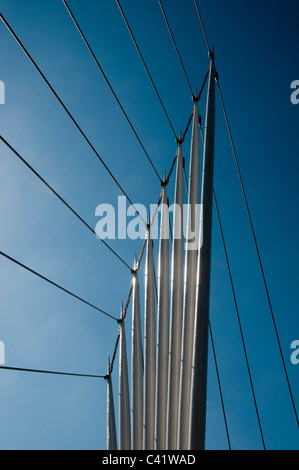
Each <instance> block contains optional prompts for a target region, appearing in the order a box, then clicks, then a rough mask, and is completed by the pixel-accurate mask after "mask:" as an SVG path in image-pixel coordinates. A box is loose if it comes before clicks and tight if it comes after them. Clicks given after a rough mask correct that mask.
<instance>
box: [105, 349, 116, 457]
mask: <svg viewBox="0 0 299 470" xmlns="http://www.w3.org/2000/svg"><path fill="white" fill-rule="evenodd" d="M105 378H106V380H107V450H117V438H116V424H115V411H114V399H113V388H112V380H111V374H110V359H109V354H108V374H107V376H106V377H105Z"/></svg>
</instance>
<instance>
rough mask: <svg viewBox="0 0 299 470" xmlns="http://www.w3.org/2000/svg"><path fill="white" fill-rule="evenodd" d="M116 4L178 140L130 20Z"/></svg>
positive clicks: (117, 0)
mask: <svg viewBox="0 0 299 470" xmlns="http://www.w3.org/2000/svg"><path fill="white" fill-rule="evenodd" d="M116 3H117V5H118V8H119V10H120V12H121V14H122V17H123V19H124V22H125V24H126V26H127V29H128V31H129V33H130V36H131V38H132V40H133V42H134V44H135V47H136V49H137V52H138V54H139V57H140V59H141V61H142V63H143V66H144V68H145V70H146V72H147V75H148V77H149V79H150V81H151V84H152V86H153V88H154V90H155V93H156V95H157V97H158V100H159V101H160V104H161V106H162V108H163V111H164V114H165V116H166V118H167V121H168V123H169V125H170V127H171V129H172V132H173V134H174V136H175V138H176V139H177V135H176V132H175V130H174V127H173V125H172V123H171V121H170V118H169V116H168V114H167V111H166V109H165V106H164V104H163V101H162V99H161V97H160V95H159V93H158V90H157V87H156V85H155V83H154V81H153V78H152V76H151V74H150V72H149V69H148V67H147V65H146V63H145V60H144V58H143V55H142V53H141V51H140V48H139V46H138V44H137V41H136V39H135V37H134V34H133V32H132V30H131V28H130V25H129V23H128V20H127V18H126V15H125V13H124V11H123V9H122V7H121V5H120V3H119V0H116Z"/></svg>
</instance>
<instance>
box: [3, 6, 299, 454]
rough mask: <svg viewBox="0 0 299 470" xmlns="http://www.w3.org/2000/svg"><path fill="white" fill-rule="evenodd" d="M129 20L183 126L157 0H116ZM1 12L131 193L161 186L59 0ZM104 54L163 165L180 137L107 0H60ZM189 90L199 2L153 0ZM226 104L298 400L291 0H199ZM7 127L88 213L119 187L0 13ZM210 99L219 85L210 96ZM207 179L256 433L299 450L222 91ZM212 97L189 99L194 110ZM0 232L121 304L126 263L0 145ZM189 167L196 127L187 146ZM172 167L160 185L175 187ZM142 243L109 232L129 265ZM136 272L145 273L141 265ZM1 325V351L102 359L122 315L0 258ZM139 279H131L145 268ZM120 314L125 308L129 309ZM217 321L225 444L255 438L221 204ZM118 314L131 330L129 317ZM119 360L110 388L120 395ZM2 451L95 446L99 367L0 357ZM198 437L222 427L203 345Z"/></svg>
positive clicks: (92, 292)
mask: <svg viewBox="0 0 299 470" xmlns="http://www.w3.org/2000/svg"><path fill="white" fill-rule="evenodd" d="M121 4H122V7H123V9H124V11H125V13H126V15H127V18H128V21H129V23H130V25H131V27H132V30H133V32H134V35H135V37H136V39H137V41H138V44H139V46H140V49H141V51H142V53H143V55H144V58H145V60H146V63H147V65H148V68H149V70H150V72H151V74H152V76H153V79H154V81H155V84H156V86H157V89H158V91H159V94H160V96H161V97H162V100H163V102H164V104H165V108H166V109H167V113H168V115H169V117H170V119H171V121H172V123H173V126H174V128H175V130H176V132H177V133H179V131H180V129H182V131H184V129H185V127H186V124H187V121H188V119H189V116H190V114H191V111H192V100H191V96H190V91H189V88H188V86H187V82H186V80H185V77H184V75H183V73H182V70H181V68H180V64H179V61H178V59H177V56H176V53H175V50H174V48H173V45H172V43H171V39H170V37H169V34H168V31H167V29H166V26H165V23H164V19H163V17H162V14H161V11H160V7H159V3H158V1H149V0H147V1H143V2H139V1H137V0H123V1H122V2H121ZM0 5H1V13H2V14H3V16H4V17H5V19H6V20H7V21H8V23H9V24H10V25H11V27H12V28H13V29H14V31H15V32H16V34H17V35H18V36H19V38H20V39H21V40H22V42H23V43H24V45H25V46H26V48H27V49H28V50H29V52H30V53H31V54H32V56H33V58H34V60H35V61H36V62H37V64H38V65H39V67H40V68H41V70H42V71H43V72H44V73H45V75H46V77H47V78H48V80H49V81H50V83H51V84H52V85H53V87H54V88H55V90H56V91H57V93H58V95H59V96H60V97H61V98H62V99H63V101H64V103H65V104H66V106H67V107H68V109H69V110H70V112H71V113H72V114H73V116H74V117H75V118H76V119H77V121H78V123H79V124H80V126H81V127H82V129H83V130H84V131H85V132H86V134H87V136H88V138H89V139H90V140H91V142H92V143H93V145H94V146H95V148H96V149H97V150H98V152H99V154H100V155H101V157H102V158H103V160H104V161H105V162H106V163H107V165H108V166H109V168H110V169H111V171H112V172H113V174H114V175H115V176H116V178H117V179H118V180H119V182H120V183H121V185H122V186H123V187H124V188H125V189H126V191H127V193H128V194H129V196H130V198H131V200H132V201H133V202H137V203H142V204H145V205H146V206H148V205H149V204H153V203H155V202H156V201H157V199H158V197H159V193H160V190H161V188H160V185H159V181H158V180H157V177H156V175H155V173H154V172H153V170H152V168H151V167H150V165H149V163H148V161H147V159H146V157H145V155H144V153H143V151H142V149H141V147H140V145H139V144H138V141H137V140H136V137H135V136H134V134H133V132H132V130H131V129H130V127H129V125H128V123H127V122H126V120H125V118H124V117H123V115H122V113H121V111H120V109H119V107H118V105H117V103H116V101H115V99H114V98H113V96H112V94H111V92H110V90H109V88H108V87H107V85H106V83H105V81H104V80H103V78H102V76H101V75H100V73H99V71H98V69H97V68H96V66H95V64H94V62H93V61H92V58H91V56H90V54H89V53H88V50H87V49H86V47H85V45H84V44H83V41H82V39H81V38H80V36H79V34H78V32H77V30H76V29H75V27H74V25H73V23H72V21H71V19H70V17H69V15H68V13H67V11H66V9H65V7H64V5H63V2H62V1H61V0H55V1H53V0H52V1H50V0H45V1H43V2H38V1H37V0H28V1H27V2H23V1H21V0H10V1H1V2H0ZM69 5H70V7H71V9H72V11H73V13H74V15H75V17H76V19H77V20H78V22H79V24H80V26H81V28H82V29H83V31H84V32H85V34H86V36H87V38H88V40H89V42H90V44H91V46H92V48H93V50H94V52H95V54H96V56H97V58H98V60H99V62H100V63H101V66H102V67H103V69H104V71H105V73H106V75H107V77H108V78H109V80H110V82H111V84H112V86H113V88H114V90H115V92H116V94H117V96H118V97H119V99H120V101H121V103H122V105H123V107H124V109H125V110H126V112H127V114H128V116H129V117H130V119H131V120H132V123H133V125H134V127H135V129H136V130H137V132H138V134H139V136H140V138H141V140H142V142H143V144H144V146H145V148H146V149H147V151H148V153H149V155H150V156H151V158H152V160H153V162H154V164H155V166H156V167H157V169H158V172H159V174H160V175H161V176H162V175H163V173H164V171H165V170H167V169H169V168H170V166H171V163H172V160H173V158H174V155H175V152H176V143H175V140H174V136H173V134H172V130H171V128H170V126H169V123H168V122H167V120H166V118H165V115H164V114H163V110H162V108H161V106H160V103H159V102H158V100H157V97H156V95H155V93H154V91H153V88H152V86H151V84H150V81H149V79H148V77H147V75H146V72H145V70H144V68H143V65H142V63H141V61H140V59H139V57H138V55H137V52H136V50H135V47H134V45H133V43H132V41H131V38H130V36H129V34H128V31H127V29H126V27H125V24H124V22H123V19H122V17H121V15H120V12H119V10H118V8H117V5H116V2H114V1H111V0H101V1H95V0H88V1H86V2H79V1H78V0H70V1H69ZM163 5H164V8H165V10H166V13H167V15H168V19H169V22H170V24H171V27H172V30H173V33H174V35H175V39H176V42H177V45H178V48H179V50H180V53H181V55H182V59H183V62H184V65H185V68H186V71H187V73H188V76H189V79H190V82H191V85H192V87H193V88H194V89H195V88H197V89H200V87H201V85H202V82H203V78H204V76H205V74H206V71H207V69H208V66H209V59H208V55H207V50H206V45H205V42H204V39H203V36H202V32H201V29H200V25H199V22H198V18H197V16H196V10H195V6H194V2H193V0H187V1H182V0H172V1H170V0H164V2H163ZM199 7H200V10H201V14H202V17H203V19H204V22H205V26H206V31H207V34H208V38H209V42H210V44H214V46H215V57H216V67H217V70H218V72H219V77H220V83H221V87H222V92H223V96H224V100H225V104H226V108H227V112H228V115H229V119H230V124H231V129H232V133H233V137H234V141H235V146H236V149H237V154H238V157H239V163H240V168H241V171H242V175H243V180H244V184H245V188H246V191H247V196H248V201H249V205H250V208H251V213H252V218H253V222H254V226H255V229H256V235H257V239H258V243H259V247H260V251H261V255H262V260H263V263H264V268H265V273H266V277H267V281H268V285H269V291H270V295H271V300H272V305H273V309H274V314H275V318H276V322H277V327H278V331H279V334H280V338H281V344H282V349H283V353H284V357H285V361H286V365H287V369H288V373H289V378H290V381H291V384H292V390H293V394H294V398H295V401H296V404H297V408H298V407H299V393H298V389H299V365H297V366H295V365H292V364H291V362H290V355H291V349H290V344H291V342H292V341H293V340H298V339H299V322H298V301H297V290H298V270H297V265H298V261H299V259H298V247H297V237H298V235H297V234H298V218H297V216H296V209H297V201H298V182H297V171H298V150H299V149H298V113H299V105H293V104H292V103H291V101H290V95H291V89H290V85H291V82H292V81H293V80H296V79H299V70H298V50H297V44H298V27H297V18H298V13H299V7H298V3H297V2H296V1H295V0H292V1H291V0H288V1H284V2H282V1H277V2H271V1H270V0H264V1H263V2H258V1H257V0H254V1H252V2H235V1H233V0H228V1H226V2H221V1H219V0H212V1H209V2H199ZM0 40H1V59H0V63H1V66H0V80H2V81H3V82H4V83H5V105H1V106H0V120H1V135H3V137H4V138H5V139H6V140H7V141H8V142H9V143H10V144H11V145H12V146H13V147H14V148H15V149H16V150H17V151H18V152H19V153H20V154H21V155H22V156H23V157H24V158H25V159H26V160H27V161H28V162H29V163H30V164H31V165H32V166H33V167H34V168H35V169H36V170H37V171H38V172H39V173H40V174H41V175H42V176H43V177H44V178H45V179H46V180H47V181H48V182H49V183H50V184H51V185H52V186H53V187H54V188H55V190H56V191H57V192H58V193H59V194H60V195H61V196H62V197H64V198H65V199H66V201H67V202H68V203H69V204H70V205H71V206H72V207H73V208H74V209H75V210H76V211H77V212H78V213H79V214H80V215H81V216H82V217H83V218H84V219H85V220H86V221H87V222H88V223H89V224H90V225H91V226H92V227H95V225H96V223H97V221H98V219H97V218H96V217H95V209H96V207H97V206H98V205H99V204H101V203H109V204H113V205H114V206H115V205H116V203H117V198H118V196H120V195H121V193H120V191H119V189H118V188H117V186H116V185H115V183H114V182H113V180H112V179H111V177H110V176H109V175H108V173H107V172H106V171H105V169H104V168H103V166H102V165H101V164H100V162H99V161H98V159H97V158H96V157H95V155H94V154H93V152H92V151H91V149H90V148H89V147H88V145H87V144H86V142H85V141H84V140H83V139H82V136H81V135H80V134H79V132H78V131H77V130H76V128H75V126H74V124H73V123H72V122H71V120H70V119H69V118H68V116H67V115H66V113H65V111H64V110H63V109H62V108H61V106H60V105H59V103H58V102H57V100H56V99H55V97H54V96H53V94H52V93H51V92H50V91H49V89H48V88H47V87H46V85H45V83H44V82H43V81H42V79H41V78H40V76H39V75H38V74H37V72H36V71H35V69H34V68H33V66H32V64H31V63H30V62H29V60H28V59H27V58H26V56H25V55H24V53H23V52H22V51H21V49H20V47H19V46H18V44H17V43H16V41H15V40H14V39H13V37H12V36H11V34H10V33H9V32H8V30H7V29H6V27H5V26H4V24H2V23H1V24H0ZM217 98H219V97H217ZM216 111H217V114H216V149H215V185H214V186H215V191H216V194H217V198H218V204H219V208H220V211H221V216H222V222H223V229H224V234H225V237H226V243H227V249H228V253H229V256H230V261H231V269H232V275H233V279H234V282H235V289H236V294H237V300H238V304H239V310H240V316H241V321H242V324H243V327H244V336H245V341H246V345H247V348H248V356H249V362H250V364H251V369H252V375H253V379H254V384H255V387H256V396H257V402H258V406H259V409H260V416H261V422H262V426H263V431H264V437H265V442H266V447H267V448H269V449H298V448H299V432H298V427H297V424H296V421H295V418H294V413H293V410H292V406H291V403H290V398H289V395H288V390H287V386H286V381H285V378H284V375H283V369H282V364H281V360H280V356H279V351H278V347H277V342H276V338H275V335H274V329H273V324H272V320H271V317H270V312H269V308H268V304H267V299H266V296H265V291H264V288H263V283H262V278H261V275H260V271H259V266H258V262H257V257H256V254H255V250H254V245H253V241H252V236H251V233H250V227H249V223H248V218H247V215H246V211H245V208H244V202H243V200H242V193H241V189H240V184H239V181H238V176H237V172H236V168H235V164H234V160H233V155H232V152H231V147H230V142H229V139H228V135H227V131H226V127H225V122H224V119H223V114H222V110H221V106H220V101H219V99H217V109H216ZM204 112H205V94H204V95H203V98H202V100H201V102H200V113H201V115H202V116H204ZM0 152H1V166H0V168H1V171H0V178H1V182H0V191H1V193H0V194H1V197H0V220H1V231H0V246H1V251H3V252H6V253H7V254H9V255H10V256H12V257H14V258H16V259H17V260H19V261H21V262H23V263H24V264H27V265H28V266H30V267H31V268H32V269H35V270H37V271H39V272H40V273H41V274H43V275H45V276H47V277H49V278H50V279H52V280H53V281H55V282H57V283H59V284H61V285H63V286H64V287H65V288H67V289H69V290H71V291H72V292H74V293H76V294H78V295H80V296H82V297H83V298H85V299H86V300H88V301H90V302H92V303H94V304H96V305H97V306H99V307H100V308H102V309H104V310H106V311H107V312H109V313H111V314H112V315H114V316H116V317H118V316H119V313H120V305H121V300H122V299H123V300H124V301H126V298H127V295H128V291H129V287H130V283H131V276H130V272H129V271H128V270H127V268H126V267H125V266H123V265H122V264H121V263H120V262H119V261H118V260H117V259H116V258H115V257H114V256H113V255H112V254H111V253H110V252H109V251H108V250H107V249H106V248H105V247H104V246H103V244H101V243H100V242H99V241H98V240H97V239H96V237H95V236H93V235H92V234H91V233H89V232H88V230H86V228H85V227H84V226H83V225H82V224H80V223H79V221H78V220H77V219H76V218H75V217H74V216H73V214H71V213H70V212H69V211H67V209H66V208H65V207H64V206H63V205H62V204H61V203H60V202H59V201H58V200H57V199H56V198H55V197H54V195H53V194H51V192H50V191H48V190H47V189H46V188H45V187H44V186H43V185H42V184H41V183H40V182H39V181H38V180H37V179H36V177H34V175H33V174H32V173H30V172H29V170H28V169H27V168H26V167H25V166H24V165H23V164H22V163H21V162H20V161H19V160H18V159H17V158H16V157H15V156H14V155H13V154H12V153H11V151H9V150H8V148H7V147H6V146H5V145H3V144H2V143H1V144H0ZM183 152H184V157H185V159H186V168H188V161H189V152H190V133H188V134H187V138H186V141H185V143H184V147H183ZM172 190H173V180H172V181H171V183H170V186H169V194H170V197H171V194H172ZM141 245H142V241H140V240H137V241H131V240H114V241H111V246H112V247H113V249H115V250H117V252H118V253H120V255H121V256H122V257H123V258H124V259H125V260H126V261H127V262H128V263H129V264H130V265H132V264H133V259H134V253H135V252H136V253H137V254H139V252H140V250H141ZM142 273H143V271H142V269H141V271H140V276H142ZM0 280H1V286H2V288H1V292H0V304H1V314H0V325H1V328H0V340H2V341H3V342H4V343H5V352H6V364H7V365H9V366H16V367H28V368H36V369H49V370H60V371H70V372H79V373H87V374H89V373H91V374H100V375H102V374H105V372H106V363H107V353H108V352H109V353H110V354H112V352H113V349H114V344H115V340H116V335H117V328H118V326H117V324H116V322H114V321H113V320H111V319H109V318H107V317H105V316H103V315H101V314H100V313H99V312H96V311H94V310H93V309H91V308H89V307H88V306H85V305H83V304H81V303H80V302H78V301H76V300H74V299H72V298H71V297H69V296H67V295H66V294H65V293H63V292H60V291H58V290H57V289H55V288H54V287H52V286H50V285H48V284H46V283H44V282H43V281H42V280H40V279H37V278H36V277H34V276H32V275H31V274H30V273H27V272H25V271H24V270H22V269H21V268H19V267H17V266H15V265H13V264H11V263H10V262H9V261H7V260H5V259H4V258H3V259H1V262H0ZM140 280H141V284H142V279H140ZM127 319H128V322H129V321H130V310H129V311H128V317H127ZM211 323H212V327H213V333H214V340H215V346H216V350H217V353H218V354H217V357H218V361H219V369H220V375H221V379H222V386H223V394H224V401H225V405H226V412H227V419H228V426H229V430H230V437H231V443H232V448H234V449H240V448H241V449H242V448H246V449H259V448H261V440H260V436H259V430H258V425H257V421H256V416H255V412H254V407H253V401H252V396H251V393H250V386H249V381H248V375H247V371H246V366H245V361H244V355H243V351H242V345H241V340H240V334H239V331H238V325H237V319H236V314H235V311H234V304H233V298H232V294H231V290H230V285H229V278H228V273H227V268H226V264H225V258H224V253H223V247H222V244H221V238H220V233H219V228H218V226H217V220H216V217H215V214H214V229H213V257H212V283H211ZM128 330H129V328H127V332H128ZM117 374H118V367H117V362H116V366H115V370H114V375H113V385H114V389H115V391H116V396H115V399H116V401H117ZM0 400H1V403H2V406H1V422H2V423H3V425H2V426H1V430H0V442H1V448H3V449H48V448H50V449H51V448H55V449H76V448H80V449H105V446H106V435H105V433H106V429H105V428H106V383H105V381H104V380H101V379H87V378H84V379H83V378H75V377H55V376H40V375H33V374H29V373H21V372H8V371H2V372H1V386H0ZM207 448H209V449H225V448H227V441H226V435H225V428H224V424H223V417H222V412H221V405H220V400H219V392H218V388H217V383H216V378H215V368H214V365H213V358H212V356H211V355H210V360H209V381H208V407H207Z"/></svg>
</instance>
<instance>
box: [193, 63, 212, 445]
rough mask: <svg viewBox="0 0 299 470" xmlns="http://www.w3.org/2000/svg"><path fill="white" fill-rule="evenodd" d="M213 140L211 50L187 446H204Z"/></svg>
mask: <svg viewBox="0 0 299 470" xmlns="http://www.w3.org/2000/svg"><path fill="white" fill-rule="evenodd" d="M214 141H215V65H214V58H213V55H212V54H211V66H210V77H209V87H208V96H207V108H206V127H205V139H204V142H205V144H204V161H203V174H202V195H201V204H202V206H201V207H202V224H201V246H200V248H199V257H198V274H197V276H198V290H197V297H196V322H195V333H194V357H193V368H192V371H193V372H192V392H191V404H190V415H191V420H190V443H189V448H190V449H191V450H203V449H204V447H205V426H206V395H207V361H208V331H209V303H210V273H211V243H212V207H213V176H214Z"/></svg>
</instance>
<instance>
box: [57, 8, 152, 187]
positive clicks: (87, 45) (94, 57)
mask: <svg viewBox="0 0 299 470" xmlns="http://www.w3.org/2000/svg"><path fill="white" fill-rule="evenodd" d="M62 2H63V3H64V5H65V7H66V9H67V11H68V13H69V15H70V17H71V19H72V20H73V22H74V24H75V26H76V28H77V30H78V31H79V33H80V36H81V37H82V39H83V41H84V43H85V45H86V47H87V49H88V50H89V52H90V54H91V56H92V58H93V60H94V61H95V63H96V65H97V67H98V69H99V70H100V72H101V74H102V76H103V78H104V80H105V81H106V83H107V85H108V87H109V88H110V91H111V92H112V94H113V96H114V98H115V100H116V102H117V104H118V105H119V107H120V109H121V111H122V112H123V114H124V116H125V118H126V120H127V121H128V123H129V125H130V127H131V129H132V131H133V132H134V134H135V136H136V138H137V140H138V142H139V144H140V146H141V148H142V150H143V151H144V153H145V155H146V157H147V159H148V161H149V163H150V164H151V166H152V168H153V170H154V172H155V173H156V175H157V177H158V178H159V180H160V181H161V178H160V176H159V173H158V171H157V169H156V167H155V165H154V163H153V162H152V160H151V158H150V156H149V154H148V152H147V151H146V149H145V147H144V145H143V143H142V142H141V140H140V138H139V136H138V134H137V132H136V130H135V128H134V126H133V124H132V122H131V120H130V118H129V117H128V115H127V113H126V111H125V110H124V108H123V106H122V104H121V102H120V100H119V98H118V97H117V95H116V93H115V91H114V89H113V88H112V85H111V83H110V81H109V80H108V78H107V76H106V74H105V72H104V70H103V68H102V67H101V65H100V63H99V61H98V59H97V57H96V56H95V54H94V52H93V50H92V48H91V46H90V44H89V42H88V41H87V39H86V36H85V35H84V33H83V31H82V29H81V28H80V26H79V24H78V22H77V20H76V19H75V17H74V14H73V13H72V11H71V9H70V7H69V5H68V4H67V2H66V0H62Z"/></svg>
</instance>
